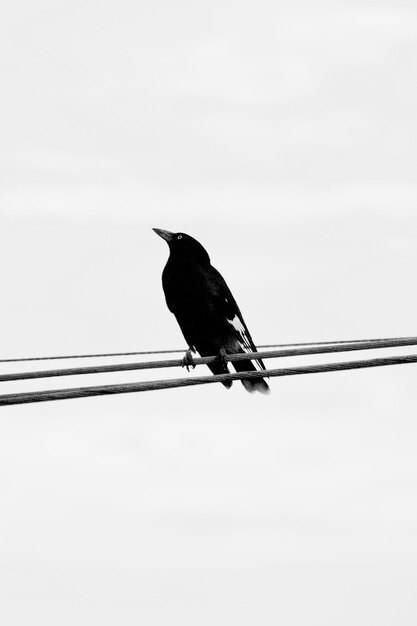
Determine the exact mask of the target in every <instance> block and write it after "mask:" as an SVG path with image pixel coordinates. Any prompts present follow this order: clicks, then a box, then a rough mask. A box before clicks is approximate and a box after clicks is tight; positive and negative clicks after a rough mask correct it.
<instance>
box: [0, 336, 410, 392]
mask: <svg viewBox="0 0 417 626" xmlns="http://www.w3.org/2000/svg"><path fill="white" fill-rule="evenodd" d="M287 345H290V346H294V347H290V348H288V347H287V348H285V349H281V350H274V351H267V352H265V351H260V352H248V353H244V354H227V355H225V361H229V362H233V361H246V360H248V359H270V358H281V357H291V356H301V355H308V354H327V353H332V352H351V351H355V350H370V349H380V348H394V347H400V346H411V345H417V337H404V338H398V339H372V340H369V339H368V340H365V341H347V342H339V343H338V344H330V343H329V342H327V343H321V344H287ZM298 346H300V347H298ZM217 359H218V357H217V356H209V357H203V358H195V359H193V361H194V364H195V365H204V364H205V365H207V364H209V363H213V362H214V361H216V360H217ZM182 364H183V363H182V360H179V359H171V360H165V361H144V362H140V363H118V364H115V365H94V366H88V367H71V368H65V369H64V368H61V369H53V370H38V371H35V372H18V373H14V372H13V373H11V374H0V382H8V381H16V380H31V379H35V378H52V377H56V376H75V375H77V376H78V375H84V374H104V373H109V372H127V371H133V370H144V369H159V368H166V367H180V366H181V365H182Z"/></svg>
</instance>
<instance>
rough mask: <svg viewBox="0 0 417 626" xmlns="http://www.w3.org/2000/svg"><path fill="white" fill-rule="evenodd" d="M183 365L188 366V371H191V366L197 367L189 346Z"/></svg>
mask: <svg viewBox="0 0 417 626" xmlns="http://www.w3.org/2000/svg"><path fill="white" fill-rule="evenodd" d="M181 367H186V368H187V372H189V371H190V367H191V368H192V369H194V368H195V363H194V359H193V355H192V354H191V348H188V350H187V352H186V353H185V355H184V358H183V360H182V364H181Z"/></svg>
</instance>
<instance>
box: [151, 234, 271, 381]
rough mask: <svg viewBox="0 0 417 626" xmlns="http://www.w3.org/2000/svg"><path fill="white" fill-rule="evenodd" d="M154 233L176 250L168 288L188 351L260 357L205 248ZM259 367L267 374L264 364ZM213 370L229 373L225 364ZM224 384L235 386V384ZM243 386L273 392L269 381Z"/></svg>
mask: <svg viewBox="0 0 417 626" xmlns="http://www.w3.org/2000/svg"><path fill="white" fill-rule="evenodd" d="M154 230H155V232H156V233H157V234H158V235H160V236H161V237H162V238H163V239H165V240H166V241H167V243H168V245H169V248H170V256H169V259H168V262H167V264H166V266H165V268H164V271H163V273H162V285H163V289H164V293H165V298H166V302H167V305H168V308H169V310H170V311H171V312H172V313H173V314H174V315H175V317H176V319H177V321H178V324H179V326H180V328H181V330H182V333H183V335H184V337H185V340H186V342H187V344H188V346H189V347H190V348H191V349H192V350H194V351H195V350H197V351H198V352H199V353H200V355H201V356H211V355H215V354H222V353H226V354H227V353H228V354H233V353H244V352H256V346H255V344H254V342H253V339H252V337H251V335H250V333H249V330H248V328H247V326H246V324H245V321H244V319H243V316H242V313H241V312H240V309H239V307H238V305H237V303H236V301H235V299H234V297H233V295H232V293H231V291H230V289H229V287H228V286H227V284H226V281H225V280H224V278H223V276H222V275H221V274H220V272H218V271H217V270H216V269H215V268H214V267H213V266H212V265H211V263H210V257H209V255H208V254H207V252H206V250H205V249H204V248H203V246H202V245H201V244H200V243H199V242H198V241H197V240H196V239H194V238H193V237H190V236H189V235H186V234H185V233H170V232H169V231H163V230H161V229H154ZM256 363H257V364H258V367H259V368H260V369H262V370H265V366H264V364H263V362H262V360H261V359H257V361H256ZM208 367H209V368H210V370H211V371H212V372H213V373H214V374H224V373H227V372H228V371H229V370H228V368H227V364H226V363H225V362H224V361H222V360H221V359H219V361H216V362H214V363H210V364H209V366H208ZM233 367H234V368H235V370H236V371H237V372H247V371H254V370H256V367H255V365H254V363H253V362H252V361H250V360H246V361H235V362H234V363H233ZM223 384H224V385H225V386H226V387H230V386H231V385H232V383H231V381H227V382H224V383H223ZM242 384H243V385H244V387H245V389H247V390H248V391H250V392H252V391H261V392H262V393H268V392H269V387H268V385H267V384H266V382H265V380H264V379H263V378H247V379H243V380H242Z"/></svg>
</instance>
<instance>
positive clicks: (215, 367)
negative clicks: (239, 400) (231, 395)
mask: <svg viewBox="0 0 417 626" xmlns="http://www.w3.org/2000/svg"><path fill="white" fill-rule="evenodd" d="M207 365H208V367H209V368H210V369H211V371H212V372H213V374H230V372H229V369H228V367H227V365H226V363H222V362H221V361H219V362H217V361H215V362H214V363H208V364H207ZM232 383H233V381H232V380H223V381H222V385H224V386H225V387H226V389H230V387H231V386H232Z"/></svg>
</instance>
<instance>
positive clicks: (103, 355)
mask: <svg viewBox="0 0 417 626" xmlns="http://www.w3.org/2000/svg"><path fill="white" fill-rule="evenodd" d="M384 341H390V342H393V343H392V347H394V346H397V345H398V346H406V345H407V346H411V345H417V337H399V338H395V337H394V338H392V337H391V338H384V339H348V340H342V341H312V342H302V343H278V344H263V345H260V346H258V348H293V347H298V346H327V345H335V344H338V345H348V344H352V343H358V342H364V343H371V342H372V343H375V344H378V343H379V342H384ZM405 341H406V342H408V343H403V342H405ZM394 342H399V343H395V344H394ZM179 352H185V348H180V349H179V350H142V351H138V352H105V353H96V354H70V355H63V356H42V357H40V356H39V357H22V358H11V359H0V363H22V362H25V361H55V360H60V359H62V360H63V359H93V358H107V357H119V356H138V355H146V354H176V353H179Z"/></svg>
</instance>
